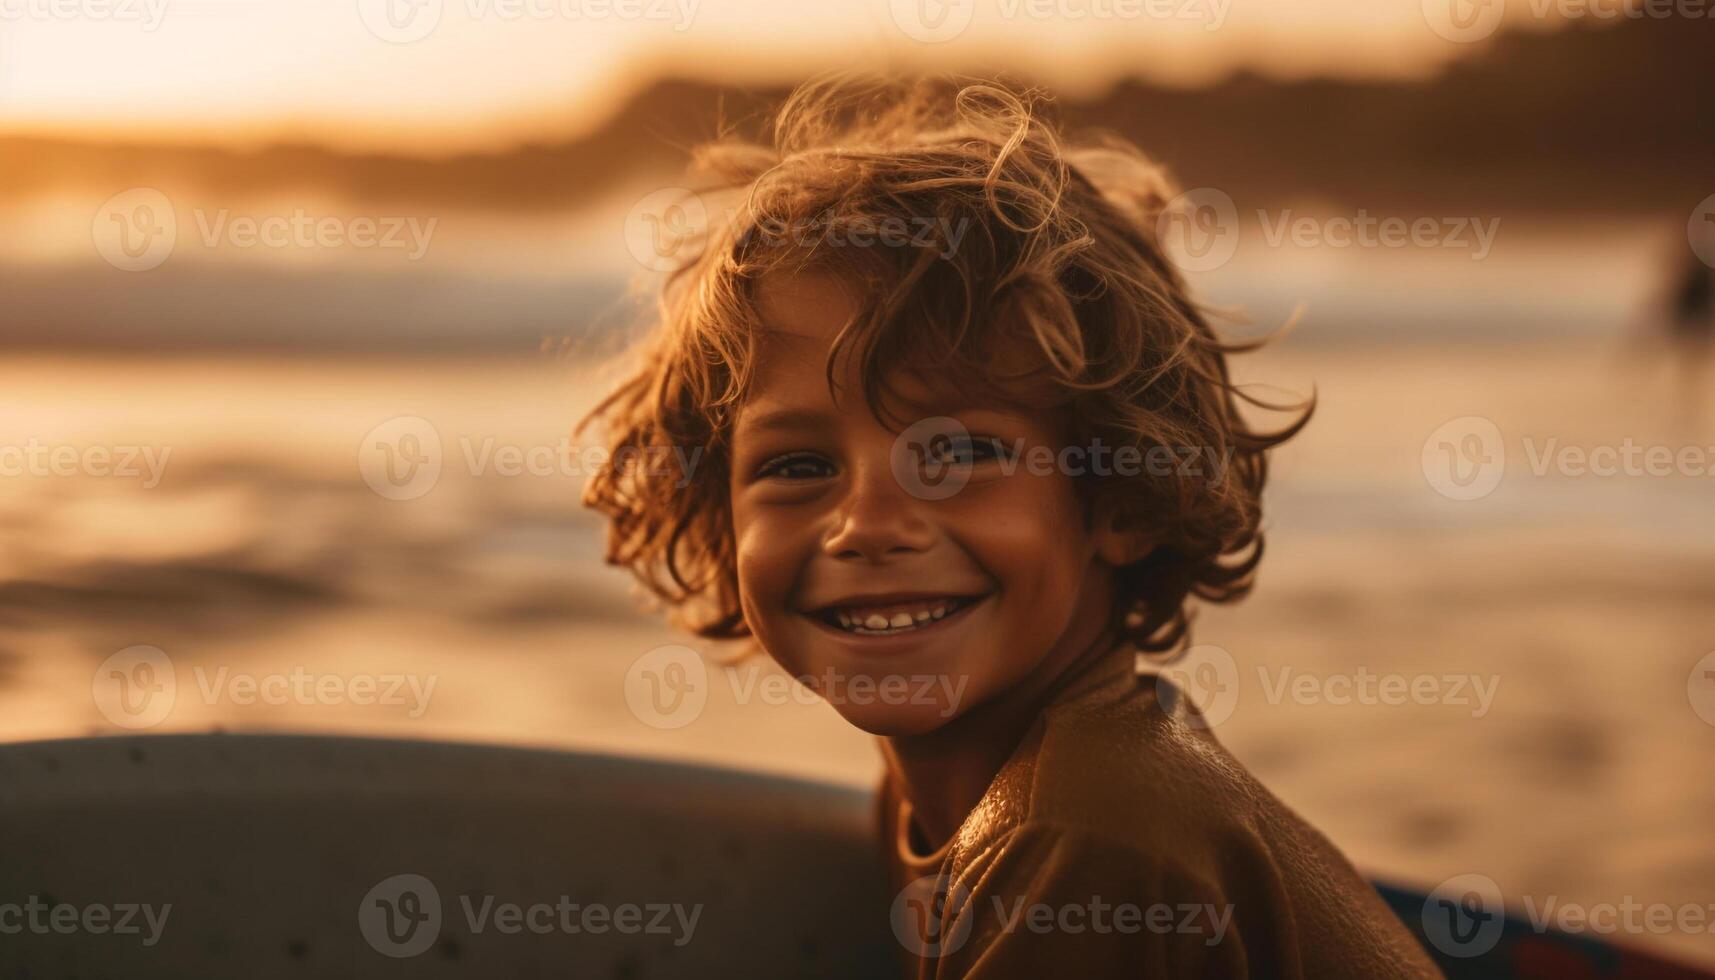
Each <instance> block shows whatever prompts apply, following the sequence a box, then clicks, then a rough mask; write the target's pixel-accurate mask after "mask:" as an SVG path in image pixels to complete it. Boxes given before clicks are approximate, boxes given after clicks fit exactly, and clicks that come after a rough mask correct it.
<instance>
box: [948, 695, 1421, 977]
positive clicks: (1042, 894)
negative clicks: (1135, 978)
mask: <svg viewBox="0 0 1715 980" xmlns="http://www.w3.org/2000/svg"><path fill="white" fill-rule="evenodd" d="M1170 685H1171V682H1170V681H1166V680H1163V679H1161V678H1159V677H1157V676H1155V675H1152V674H1143V675H1136V674H1134V673H1132V672H1130V671H1125V672H1117V673H1115V674H1114V675H1112V676H1111V677H1109V678H1106V679H1104V680H1103V681H1102V682H1101V683H1100V684H1099V685H1096V686H1092V687H1086V688H1085V689H1084V690H1081V691H1079V692H1077V693H1076V694H1075V695H1074V696H1071V697H1067V698H1064V699H1062V700H1060V701H1057V702H1056V703H1055V704H1053V705H1052V706H1051V707H1050V708H1049V709H1047V710H1046V711H1045V712H1044V713H1043V715H1042V717H1041V719H1040V720H1039V722H1038V724H1036V725H1035V727H1034V728H1033V729H1032V731H1031V733H1030V735H1029V736H1028V737H1027V738H1026V739H1025V741H1024V742H1023V743H1022V744H1021V745H1020V746H1019V748H1018V750H1017V751H1016V752H1015V753H1014V755H1013V757H1012V759H1011V760H1010V761H1009V762H1008V763H1007V765H1006V766H1005V767H1003V769H1002V770H1001V772H1000V773H999V774H998V775H997V777H996V778H995V780H994V782H993V783H992V784H991V786H990V788H989V791H988V793H987V794H985V796H984V798H983V800H982V802H981V803H980V804H979V806H978V807H977V809H976V810H974V811H972V813H971V816H970V817H969V818H968V819H967V820H966V821H965V823H964V825H963V826H961V828H960V830H959V832H958V834H956V835H955V837H954V839H953V840H952V842H951V844H950V847H949V848H948V851H947V853H946V856H945V860H944V863H943V864H942V871H943V872H944V873H945V874H947V875H948V877H949V879H950V880H951V881H953V882H956V883H958V887H959V888H962V889H965V890H966V891H968V892H969V893H970V899H971V901H973V902H976V903H977V904H978V905H979V906H980V907H982V908H984V909H986V908H988V906H989V905H991V904H992V905H996V906H997V907H1007V908H1010V907H1014V905H1018V904H1019V903H1022V905H1021V907H1025V908H1030V907H1034V906H1037V905H1041V906H1044V907H1050V908H1053V907H1059V906H1088V907H1094V905H1095V904H1096V903H1097V902H1098V901H1099V902H1107V903H1113V902H1116V901H1117V902H1120V903H1121V904H1122V905H1123V904H1125V903H1131V904H1135V905H1138V906H1140V908H1141V909H1143V910H1145V911H1148V912H1151V913H1153V912H1154V911H1159V910H1162V909H1175V910H1179V911H1184V910H1186V909H1191V910H1199V909H1201V910H1207V915H1206V916H1205V917H1204V918H1203V919H1198V920H1196V921H1193V922H1191V923H1190V925H1188V926H1186V928H1184V929H1182V930H1174V931H1171V933H1170V934H1166V935H1134V936H1132V937H1130V938H1131V939H1134V940H1138V941H1140V942H1143V943H1144V946H1143V948H1146V949H1155V948H1156V946H1157V945H1161V944H1165V946H1163V948H1170V949H1171V951H1170V952H1165V953H1163V954H1162V955H1164V956H1167V957H1168V959H1170V960H1174V961H1177V962H1183V963H1189V962H1191V961H1189V960H1185V959H1184V958H1185V957H1186V956H1191V957H1193V958H1194V959H1195V962H1196V963H1197V964H1199V965H1198V966H1196V967H1195V968H1189V967H1188V968H1187V969H1186V970H1183V971H1182V970H1177V969H1174V970H1168V971H1166V972H1165V973H1164V975H1171V976H1178V975H1181V974H1182V973H1185V974H1195V975H1203V974H1206V973H1211V972H1212V973H1216V974H1225V973H1232V974H1233V975H1251V976H1261V975H1269V976H1327V977H1393V976H1433V975H1436V973H1435V969H1434V967H1433V966H1432V965H1431V964H1430V962H1429V961H1428V959H1427V958H1426V957H1425V956H1424V954H1423V951H1422V948H1421V947H1420V946H1418V944H1417V943H1416V941H1415V940H1414V939H1412V937H1411V936H1410V934H1409V933H1407V932H1406V930H1405V929H1404V927H1403V926H1402V925H1401V923H1400V922H1399V920H1398V919H1397V918H1395V917H1394V916H1393V914H1392V913H1391V912H1390V911H1388V909H1387V907H1386V906H1385V905H1384V904H1383V903H1382V902H1381V900H1380V898H1379V897H1378V896H1377V894H1376V892H1375V890H1374V889H1373V888H1372V887H1371V886H1370V885H1369V884H1368V883H1367V882H1366V881H1365V880H1364V879H1363V877H1362V876H1361V875H1359V874H1358V872H1357V871H1356V870H1355V869H1354V868H1353V866H1352V865H1351V863H1350V862H1349V861H1348V860H1347V859H1346V857H1345V855H1343V854H1341V853H1340V851H1339V850H1338V849H1337V848H1336V847H1335V846H1334V845H1333V844H1332V843H1330V842H1329V841H1328V840H1327V838H1325V837H1324V836H1323V835H1322V834H1321V833H1319V832H1318V831H1316V830H1315V829H1314V828H1313V827H1311V826H1310V825H1309V824H1308V823H1306V822H1305V821H1304V820H1303V819H1302V818H1300V817H1299V816H1298V815H1297V814H1296V813H1294V812H1292V810H1291V809H1289V808H1288V807H1287V806H1286V805H1285V804H1284V803H1282V802H1281V801H1280V800H1278V799H1277V798H1275V797H1274V795H1273V794H1271V793H1270V792H1269V791H1268V790H1267V789H1265V788H1264V787H1263V786H1262V785H1261V784H1260V783H1259V782H1257V780H1256V779H1255V778H1254V777H1252V776H1251V775H1250V774H1249V773H1248V772H1247V771H1246V770H1245V769H1244V767H1243V766H1242V765H1240V764H1239V763H1238V761H1237V760H1236V759H1234V758H1233V757H1232V756H1231V755H1230V754H1229V753H1228V752H1227V751H1226V750H1225V749H1224V748H1223V747H1222V746H1221V745H1220V743H1219V742H1218V741H1216V739H1215V738H1214V736H1213V734H1212V733H1211V732H1210V731H1209V729H1208V726H1207V725H1206V724H1204V723H1203V722H1202V721H1201V716H1200V715H1199V714H1198V713H1197V712H1196V710H1195V708H1193V707H1191V706H1190V705H1189V702H1188V700H1187V699H1186V698H1185V697H1183V696H1182V694H1180V693H1179V692H1178V690H1177V689H1176V688H1173V687H1171V686H1170ZM1205 920H1206V921H1205ZM1146 932H1147V930H1146ZM1080 935H1083V934H1080ZM1084 938H1086V939H1087V938H1088V937H1087V936H1084ZM972 939H973V945H974V946H979V947H981V946H986V945H989V944H992V943H1000V944H1001V945H1002V946H1003V947H1005V948H1008V949H1012V950H1015V951H1016V950H1020V949H1021V948H1023V947H1028V948H1029V949H1031V950H1032V951H1035V952H1042V953H1047V952H1049V951H1050V950H1051V949H1058V947H1056V946H1055V945H1054V943H1053V942H1051V941H1049V942H1046V944H1044V940H1043V938H1042V937H1040V936H1030V937H1024V936H1020V935H1018V933H1017V930H1016V929H1013V930H1007V929H1004V928H1001V929H999V931H996V928H994V927H992V924H990V925H982V924H979V925H978V926H977V927H976V929H975V932H974V933H973V936H972ZM1116 941H1117V940H1116ZM1152 944H1156V945H1152ZM1118 945H1119V947H1120V948H1118V949H1116V950H1115V952H1114V953H1113V955H1114V956H1116V957H1120V958H1129V957H1132V956H1134V955H1137V952H1138V949H1139V947H1138V946H1137V945H1136V943H1131V942H1119V944H1118ZM1085 949H1088V951H1089V953H1090V954H1091V955H1094V953H1095V951H1094V949H1093V948H1089V947H1087V946H1080V945H1079V944H1077V943H1068V945H1067V946H1066V947H1065V949H1064V950H1061V951H1060V952H1061V953H1064V954H1065V955H1074V956H1076V955H1082V954H1081V953H1079V951H1080V950H1085ZM973 952H974V950H973ZM1009 955H1024V956H1028V955H1030V954H1023V953H1015V954H1009ZM1056 955H1059V954H1056ZM1128 962H1129V960H1128ZM952 975H959V974H957V973H955V974H952ZM1006 975H1012V974H1006Z"/></svg>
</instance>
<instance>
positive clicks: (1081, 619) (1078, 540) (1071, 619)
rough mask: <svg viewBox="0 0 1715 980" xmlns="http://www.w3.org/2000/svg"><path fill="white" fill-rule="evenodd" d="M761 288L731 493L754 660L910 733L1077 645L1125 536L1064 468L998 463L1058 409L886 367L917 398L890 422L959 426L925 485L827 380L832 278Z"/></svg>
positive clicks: (837, 300) (1045, 432)
mask: <svg viewBox="0 0 1715 980" xmlns="http://www.w3.org/2000/svg"><path fill="white" fill-rule="evenodd" d="M760 301H761V302H760V307H761V313H762V318H763V321H764V325H765V327H766V328H767V333H766V334H765V339H764V340H763V342H762V343H761V350H760V353H759V362H758V365H757V374H756V376H755V378H754V385H753V387H752V389H751V394H750V397H749V399H748V400H747V402H746V404H745V405H744V407H743V409H742V411H741V412H740V414H739V416H738V418H737V420H736V423H735V425H734V429H733V442H732V475H731V481H732V486H731V491H732V496H731V500H732V518H733V528H734V534H735V538H736V543H737V569H738V584H739V596H740V601H741V603H742V606H743V609H744V615H745V618H746V621H747V623H748V624H749V626H750V628H751V630H752V632H753V633H754V634H755V635H756V637H757V639H758V640H759V641H760V642H761V644H762V646H763V648H764V649H766V650H767V651H768V653H769V655H770V656H772V657H773V658H774V659H775V660H777V661H778V662H779V663H780V664H781V665H782V666H783V667H785V668H786V669H787V670H788V671H790V672H791V673H793V674H794V675H796V676H799V677H802V678H805V679H806V681H808V682H809V683H810V684H811V685H812V686H813V687H816V688H817V689H818V690H820V691H821V693H822V694H823V696H824V697H826V698H827V699H828V700H829V701H830V703H832V704H833V705H834V707H835V708H836V709H837V710H838V711H839V712H840V713H841V714H842V715H844V716H845V718H846V719H847V720H848V721H850V722H852V723H853V724H854V725H857V726H858V727H859V728H862V729H864V730H866V731H869V732H872V733H875V734H879V735H912V734H922V733H924V732H928V731H931V730H933V729H935V728H938V727H940V726H941V725H944V724H946V723H947V722H948V721H950V720H951V719H952V718H955V717H957V716H958V715H960V714H962V713H963V712H965V711H968V710H970V709H971V708H973V707H975V706H977V705H979V704H983V703H985V702H987V701H990V700H992V699H993V698H995V697H997V696H999V695H1001V694H1004V693H1005V692H1007V691H1008V690H1011V689H1012V688H1013V687H1014V686H1015V685H1017V684H1019V683H1020V682H1021V681H1022V680H1024V679H1025V678H1028V677H1031V676H1032V675H1033V673H1034V672H1036V671H1037V670H1039V669H1044V668H1047V669H1052V667H1053V665H1063V664H1064V662H1065V658H1066V657H1068V656H1071V655H1076V653H1078V652H1081V651H1082V650H1083V649H1084V647H1086V646H1088V644H1089V643H1091V642H1093V641H1094V640H1095V639H1096V638H1097V636H1098V635H1099V633H1100V632H1101V630H1102V629H1103V627H1104V626H1105V623H1106V618H1107V616H1108V614H1109V609H1110V606H1109V602H1110V594H1111V593H1110V589H1111V584H1112V571H1111V570H1112V564H1111V562H1113V561H1114V560H1115V559H1125V558H1126V557H1127V554H1128V553H1127V552H1126V550H1125V549H1126V548H1128V547H1130V546H1131V545H1132V542H1130V541H1128V540H1120V539H1119V537H1118V536H1117V535H1116V533H1115V532H1112V531H1107V530H1102V529H1100V527H1099V526H1098V527H1092V526H1091V525H1092V523H1095V524H1098V525H1099V523H1100V522H1092V521H1090V520H1089V519H1088V518H1087V515H1086V514H1085V512H1084V507H1083V503H1082V501H1081V500H1080V498H1079V497H1078V495H1077V493H1076V492H1075V483H1074V478H1073V476H1072V475H1070V474H1068V473H1065V472H1063V471H1061V469H1060V468H1059V467H1057V466H1046V467H1045V466H1041V465H1036V466H1030V465H1026V460H1025V459H1024V458H1019V459H1016V460H1010V461H1009V457H1010V456H1011V455H1012V453H1013V451H1014V450H1016V449H1019V448H1022V449H1023V450H1024V451H1025V452H1028V451H1029V450H1030V447H1032V446H1036V447H1054V448H1057V447H1058V446H1059V445H1060V444H1061V439H1062V437H1061V434H1060V432H1059V431H1058V429H1059V424H1060V422H1059V419H1058V416H1057V414H1056V413H1053V412H1047V411H1040V410H1038V411H1031V410H1029V409H1024V408H1016V407H1013V408H1008V407H1006V406H998V405H979V404H975V403H972V402H970V401H969V400H968V399H962V398H961V397H960V395H959V390H958V385H957V379H943V383H939V384H936V383H929V384H925V383H923V382H921V381H918V380H916V379H915V378H908V377H900V378H893V379H889V380H890V381H894V382H895V388H896V390H897V391H898V392H899V393H900V395H901V396H903V397H905V398H908V399H909V400H910V401H911V403H912V405H913V407H912V409H911V411H910V413H909V414H907V415H906V417H905V418H904V419H902V421H906V422H909V421H912V420H913V419H926V418H930V417H934V416H946V417H950V418H952V419H955V420H957V421H958V422H959V423H960V424H961V425H962V426H963V427H964V429H965V430H966V431H968V433H969V435H970V442H969V443H961V444H957V445H955V446H952V447H950V448H951V449H952V453H951V455H950V456H947V455H943V456H942V457H940V458H941V459H943V460H948V461H950V462H951V465H952V466H953V467H955V468H956V469H957V473H956V474H955V477H956V478H963V479H964V480H965V482H964V484H963V486H962V487H961V488H959V489H958V490H957V492H955V493H953V494H952V495H951V496H946V497H944V498H942V499H932V498H935V497H938V496H939V493H937V492H927V493H926V492H924V484H920V483H917V482H915V481H914V480H911V479H905V480H902V479H901V478H900V477H899V476H897V475H896V462H898V461H900V460H905V459H911V457H904V456H901V455H900V453H901V449H902V448H903V447H900V446H898V445H897V444H898V442H899V435H898V433H896V432H894V431H891V430H890V429H889V428H887V427H886V426H884V425H883V424H882V423H881V422H879V421H878V420H877V419H876V418H875V417H874V415H873V414H872V413H871V411H870V409H869V406H868V404H867V403H866V402H865V400H864V398H863V396H862V389H861V386H859V385H858V383H857V378H856V377H855V375H854V376H848V377H845V378H838V377H837V378H836V383H838V384H839V385H840V392H841V398H840V399H839V403H838V404H837V405H836V404H835V401H834V398H833V396H832V394H831V393H830V392H829V390H828V384H827V374H826V364H827V357H828V350H829V345H830V342H831V340H832V338H833V336H834V334H835V332H836V331H837V330H838V329H839V328H840V327H841V326H842V325H844V324H845V323H846V322H847V321H848V319H850V317H851V316H852V314H853V312H854V306H853V303H852V300H851V299H850V298H849V297H848V296H847V294H846V293H845V292H844V291H843V290H842V288H841V285H840V283H839V281H838V280H836V279H834V278H832V277H828V276H796V277H793V278H791V279H789V280H787V279H775V280H769V281H766V282H765V283H763V285H762V290H761V294H760ZM919 409H920V410H919ZM902 414H904V413H902ZM996 440H998V441H999V443H1000V445H1001V446H1003V447H1004V448H1003V450H1002V451H1001V452H999V453H997V452H996V451H995V450H994V448H993V447H994V445H995V441H996ZM1041 452H1043V450H1042V449H1038V453H1041ZM910 472H911V471H910V470H906V473H907V476H909V475H910ZM949 472H951V471H949ZM946 485H950V484H943V485H942V486H946ZM913 491H916V492H913Z"/></svg>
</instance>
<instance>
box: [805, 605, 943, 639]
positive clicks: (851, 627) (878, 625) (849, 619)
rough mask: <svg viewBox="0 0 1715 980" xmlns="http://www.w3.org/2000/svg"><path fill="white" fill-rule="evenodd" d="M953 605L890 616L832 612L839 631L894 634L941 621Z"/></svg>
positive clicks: (843, 611) (881, 613)
mask: <svg viewBox="0 0 1715 980" xmlns="http://www.w3.org/2000/svg"><path fill="white" fill-rule="evenodd" d="M955 605H956V604H955V603H952V602H939V603H936V604H935V605H932V606H922V607H919V608H917V609H912V610H908V611H903V612H896V613H892V614H888V613H883V612H879V611H878V612H870V613H865V612H863V611H862V610H858V611H855V612H854V611H848V610H845V609H835V610H834V622H835V623H837V624H838V625H839V627H840V628H841V629H844V630H848V631H850V632H853V633H896V632H900V631H902V630H910V629H916V628H918V627H920V626H926V625H928V624H930V623H933V622H935V621H937V620H940V619H943V618H945V617H946V616H947V614H948V613H949V612H951V611H952V610H953V609H954V608H955Z"/></svg>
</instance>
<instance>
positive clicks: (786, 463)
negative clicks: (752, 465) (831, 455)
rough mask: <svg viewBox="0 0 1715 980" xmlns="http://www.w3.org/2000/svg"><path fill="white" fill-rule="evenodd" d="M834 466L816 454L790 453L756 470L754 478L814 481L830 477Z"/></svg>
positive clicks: (775, 458)
mask: <svg viewBox="0 0 1715 980" xmlns="http://www.w3.org/2000/svg"><path fill="white" fill-rule="evenodd" d="M833 472H834V466H833V464H832V463H830V462H828V461H827V460H826V459H824V458H823V457H822V456H820V455H818V454H816V453H807V452H791V453H781V454H780V455H778V456H776V457H774V458H773V459H770V460H769V461H768V462H766V463H763V464H762V465H761V466H759V467H757V468H756V478H757V479H759V480H764V479H769V478H774V479H780V480H815V479H820V478H821V477H824V476H831V475H833Z"/></svg>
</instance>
